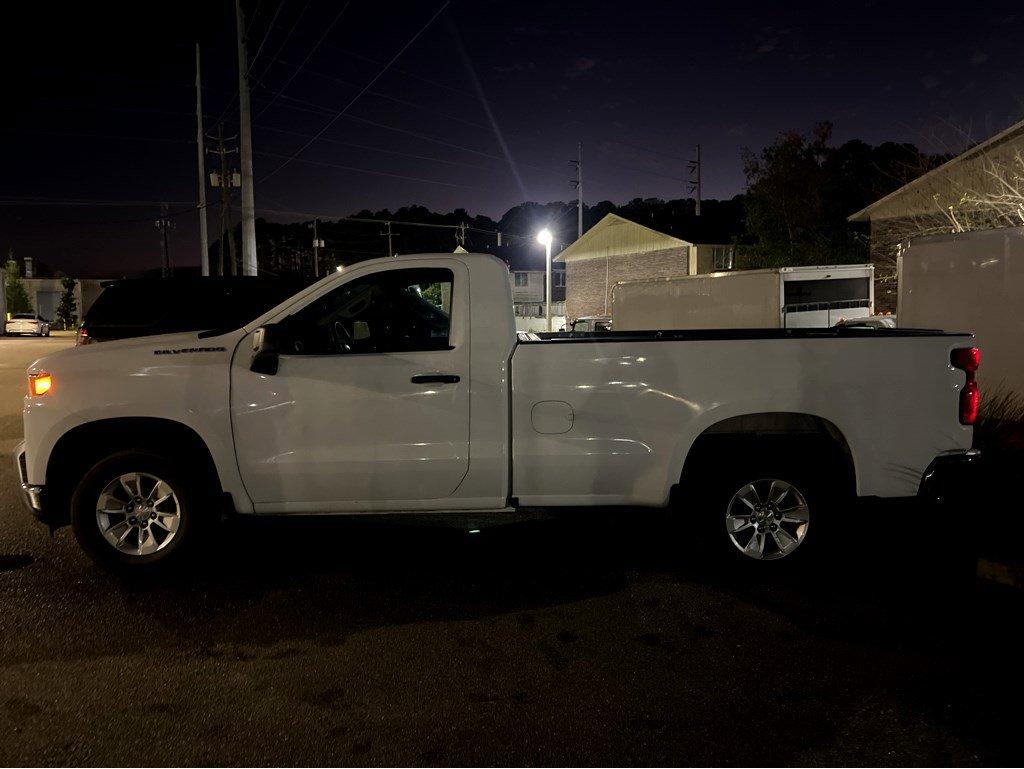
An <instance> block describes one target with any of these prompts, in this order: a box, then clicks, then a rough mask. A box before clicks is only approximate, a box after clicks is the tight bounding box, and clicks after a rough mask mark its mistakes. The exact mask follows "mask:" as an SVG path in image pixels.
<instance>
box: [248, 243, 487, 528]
mask: <svg viewBox="0 0 1024 769" xmlns="http://www.w3.org/2000/svg"><path fill="white" fill-rule="evenodd" d="M468 317H469V282H468V273H467V270H466V268H465V266H463V265H461V264H459V263H457V262H452V261H446V260H428V259H427V260H422V261H416V262H408V261H403V262H400V263H396V265H395V267H394V268H391V267H386V266H385V267H380V266H379V265H378V266H377V267H376V268H375V269H373V270H372V271H369V272H367V271H365V270H364V271H359V269H358V268H356V269H355V270H354V271H353V277H352V278H351V279H349V280H347V281H345V282H343V283H342V284H341V285H335V286H334V287H333V288H331V289H330V290H327V291H325V292H323V293H321V294H320V295H319V296H316V297H315V298H313V299H312V300H311V301H310V302H309V303H307V304H306V305H305V306H303V307H301V308H300V309H297V310H296V311H295V312H292V313H291V314H290V315H288V316H287V317H284V318H283V319H280V321H279V323H278V325H277V326H276V329H275V330H276V331H277V336H278V337H279V340H280V341H279V349H280V355H279V359H278V361H279V363H278V371H277V373H276V374H260V373H255V372H253V371H251V370H250V369H249V365H250V360H251V353H250V352H249V350H250V349H251V343H250V341H249V340H248V339H246V340H243V341H242V346H240V347H239V352H238V353H237V354H236V355H235V362H234V365H233V366H232V393H231V411H232V422H233V430H234V439H235V447H236V452H237V456H238V464H239V470H240V472H241V475H242V480H243V481H244V483H245V487H246V489H247V491H248V492H249V494H250V496H251V497H252V500H253V503H254V504H255V505H256V506H257V511H263V512H303V511H305V512H319V511H323V512H329V511H339V510H360V509H365V510H372V509H415V508H417V507H422V506H427V507H429V506H430V505H429V503H428V502H427V501H429V500H444V499H445V498H447V497H449V496H450V495H451V494H452V493H453V492H454V491H455V489H456V488H458V486H459V484H460V482H461V481H462V478H463V477H464V476H465V474H466V472H467V470H468V468H469V392H470V388H469V385H470V382H469V328H468ZM434 506H435V507H437V506H439V505H434Z"/></svg>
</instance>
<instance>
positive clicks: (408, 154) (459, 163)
mask: <svg viewBox="0 0 1024 769" xmlns="http://www.w3.org/2000/svg"><path fill="white" fill-rule="evenodd" d="M256 128H258V129H260V130H263V131H273V132H274V133H281V134H288V135H290V136H298V137H301V138H303V139H308V138H310V136H311V135H310V134H304V133H300V132H298V131H289V130H287V129H284V128H274V127H273V126H268V125H262V124H258V125H256ZM320 141H322V142H327V143H329V144H340V145H341V146H343V147H352V148H353V149H357V150H366V151H368V152H380V153H381V154H384V155H395V156H397V157H403V158H412V159H414V160H426V161H429V162H431V163H443V164H444V165H449V166H459V167H461V168H473V169H476V170H478V171H491V170H492V169H490V168H488V167H487V166H481V165H477V164H475V163H463V162H462V161H459V160H445V159H444V158H435V157H431V156H430V155H416V154H413V153H411V152H400V151H398V150H388V149H384V148H382V147H372V146H370V145H368V144H356V143H355V142H347V141H342V140H341V139H329V138H325V137H321V138H320Z"/></svg>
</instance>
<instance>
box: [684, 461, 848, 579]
mask: <svg viewBox="0 0 1024 769" xmlns="http://www.w3.org/2000/svg"><path fill="white" fill-rule="evenodd" d="M830 469H834V470H836V472H830ZM712 477H715V476H712ZM843 478H844V476H843V474H842V473H841V472H840V471H839V470H838V468H830V466H829V465H828V464H827V463H824V464H823V463H822V462H820V461H816V460H815V458H813V457H809V456H807V455H806V454H801V455H796V456H791V457H789V458H786V459H784V460H783V459H779V460H776V459H773V458H771V457H765V458H757V457H748V458H747V459H746V460H744V461H741V462H738V463H737V466H736V467H735V468H733V469H731V470H729V471H727V472H722V473H718V474H717V477H716V478H715V480H711V479H709V480H708V486H707V488H708V491H707V493H706V494H705V495H704V503H703V504H702V505H701V507H702V510H701V511H700V514H701V515H702V516H704V521H705V523H706V530H707V531H708V532H709V535H710V537H711V538H712V540H713V541H714V542H715V543H717V548H718V550H719V551H720V552H722V553H723V554H724V555H725V556H726V557H727V558H730V559H732V560H733V561H738V562H740V563H741V564H744V565H747V566H749V567H755V566H757V565H759V564H769V563H772V564H782V563H787V564H791V563H798V562H802V561H806V560H807V559H808V556H809V555H811V554H813V553H814V552H816V551H817V550H818V548H819V542H820V541H821V540H822V539H828V538H829V537H828V532H829V531H830V530H831V528H832V526H833V525H834V524H835V523H836V522H837V521H839V520H841V518H842V515H843V513H844V511H845V508H846V504H845V502H846V492H845V489H846V483H845V482H844V480H843Z"/></svg>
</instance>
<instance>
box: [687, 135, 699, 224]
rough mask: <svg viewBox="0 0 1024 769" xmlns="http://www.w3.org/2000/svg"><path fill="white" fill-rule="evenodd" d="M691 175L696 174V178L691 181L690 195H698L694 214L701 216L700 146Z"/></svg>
mask: <svg viewBox="0 0 1024 769" xmlns="http://www.w3.org/2000/svg"><path fill="white" fill-rule="evenodd" d="M689 165H690V173H691V174H694V178H693V179H691V180H690V194H691V195H692V194H693V193H695V192H696V193H697V206H696V209H695V211H694V213H695V214H696V215H697V216H700V145H699V144H698V145H697V154H696V159H694V160H691V161H690V163H689Z"/></svg>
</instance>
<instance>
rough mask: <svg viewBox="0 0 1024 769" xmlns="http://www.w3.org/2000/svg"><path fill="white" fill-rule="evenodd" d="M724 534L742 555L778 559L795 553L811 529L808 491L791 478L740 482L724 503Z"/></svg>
mask: <svg viewBox="0 0 1024 769" xmlns="http://www.w3.org/2000/svg"><path fill="white" fill-rule="evenodd" d="M724 526H725V534H726V536H727V537H728V540H729V542H730V544H732V546H733V547H734V549H735V550H736V551H738V552H739V553H741V554H742V555H743V556H745V557H747V558H750V559H752V560H755V561H779V560H782V559H783V558H787V557H789V556H792V555H794V554H795V553H796V551H797V550H798V549H799V548H800V547H801V546H802V545H803V544H804V541H805V540H806V539H807V535H808V533H809V532H810V530H811V504H810V502H809V501H808V494H807V492H805V491H804V490H803V489H801V488H800V486H798V485H797V483H795V482H794V481H792V480H783V479H781V478H757V479H751V480H750V481H747V482H745V483H743V485H742V486H740V487H739V488H738V489H736V490H735V491H734V492H733V493H732V495H731V496H730V498H729V501H728V502H727V503H726V505H725V520H724Z"/></svg>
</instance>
